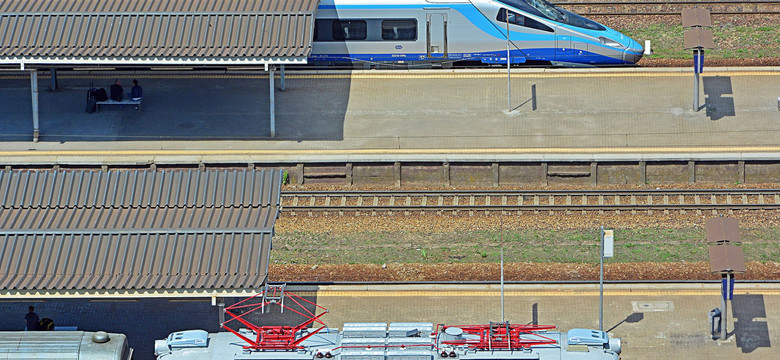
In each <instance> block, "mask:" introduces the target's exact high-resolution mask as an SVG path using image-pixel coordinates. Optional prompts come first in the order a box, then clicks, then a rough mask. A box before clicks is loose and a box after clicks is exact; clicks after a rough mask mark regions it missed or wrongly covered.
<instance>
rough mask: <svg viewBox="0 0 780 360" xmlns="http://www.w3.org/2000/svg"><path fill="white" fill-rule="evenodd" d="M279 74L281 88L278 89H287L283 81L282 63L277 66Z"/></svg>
mask: <svg viewBox="0 0 780 360" xmlns="http://www.w3.org/2000/svg"><path fill="white" fill-rule="evenodd" d="M279 76H280V77H281V84H280V85H281V88H279V90H281V91H285V90H287V85H285V83H284V64H282V65H280V66H279Z"/></svg>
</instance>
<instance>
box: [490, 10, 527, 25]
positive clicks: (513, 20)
mask: <svg viewBox="0 0 780 360" xmlns="http://www.w3.org/2000/svg"><path fill="white" fill-rule="evenodd" d="M506 13H507V11H506V9H503V8H502V9H501V10H499V11H498V15H497V16H496V20H498V21H500V22H506ZM523 20H525V16H523V15H520V14H518V13H516V12H514V11H509V23H510V24H515V25H520V26H523Z"/></svg>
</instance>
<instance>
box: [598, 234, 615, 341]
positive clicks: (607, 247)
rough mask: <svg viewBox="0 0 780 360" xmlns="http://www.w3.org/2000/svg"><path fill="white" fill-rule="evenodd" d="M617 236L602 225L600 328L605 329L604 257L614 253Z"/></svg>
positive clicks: (609, 256)
mask: <svg viewBox="0 0 780 360" xmlns="http://www.w3.org/2000/svg"><path fill="white" fill-rule="evenodd" d="M614 243H615V236H614V234H613V233H612V230H604V227H603V226H602V227H601V252H600V254H599V330H600V331H604V258H611V257H612V255H614V253H615V251H614Z"/></svg>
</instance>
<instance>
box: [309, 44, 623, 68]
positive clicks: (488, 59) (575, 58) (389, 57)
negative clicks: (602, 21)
mask: <svg viewBox="0 0 780 360" xmlns="http://www.w3.org/2000/svg"><path fill="white" fill-rule="evenodd" d="M555 51H556V49H555V48H534V49H525V50H523V53H521V52H520V51H518V50H513V51H510V56H511V57H512V58H513V61H512V63H513V64H521V63H524V62H525V61H524V60H538V61H564V62H570V63H580V64H585V65H588V64H618V65H619V64H623V60H622V59H616V58H611V57H608V56H604V55H599V54H595V53H591V52H585V53H583V54H582V55H579V54H578V55H574V54H571V55H562V54H560V53H558V55H557V57H556V53H555ZM524 53H525V54H529V55H530V56H527V57H524V56H523V54H524ZM448 60H452V61H457V60H470V61H482V62H484V63H486V64H506V51H490V52H482V53H448V54H447V57H446V58H445V57H431V58H429V57H428V56H427V54H424V53H406V54H311V55H310V56H309V61H312V62H316V61H352V62H355V61H365V62H372V61H396V62H397V61H448ZM515 60H516V61H515Z"/></svg>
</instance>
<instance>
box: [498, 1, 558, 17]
mask: <svg viewBox="0 0 780 360" xmlns="http://www.w3.org/2000/svg"><path fill="white" fill-rule="evenodd" d="M498 1H500V2H502V3H504V4H507V5H509V6H512V7H514V8H516V9H520V10H525V11H529V10H530V11H529V12H531V13H534V14H537V15H541V16H544V17H545V18H547V19H549V20H553V21H558V22H563V21H564V20H565V18H564V15H563V13H562V12H561V10H560V9H558V8H556V7H555V6H553V5H552V4H550V3H548V2H547V1H545V0H498ZM529 8H530V9H529Z"/></svg>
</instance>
